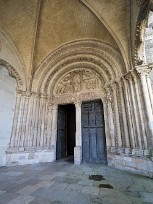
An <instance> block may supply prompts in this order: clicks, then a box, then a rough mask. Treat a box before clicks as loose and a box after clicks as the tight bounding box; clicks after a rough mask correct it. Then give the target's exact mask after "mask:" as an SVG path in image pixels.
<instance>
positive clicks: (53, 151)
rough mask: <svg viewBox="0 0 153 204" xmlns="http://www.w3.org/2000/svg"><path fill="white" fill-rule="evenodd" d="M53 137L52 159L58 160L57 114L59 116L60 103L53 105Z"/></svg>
mask: <svg viewBox="0 0 153 204" xmlns="http://www.w3.org/2000/svg"><path fill="white" fill-rule="evenodd" d="M52 114H53V115H52V138H51V150H52V155H51V156H52V161H55V160H56V141H57V116H58V105H57V104H53V105H52Z"/></svg>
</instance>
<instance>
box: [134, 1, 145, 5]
mask: <svg viewBox="0 0 153 204" xmlns="http://www.w3.org/2000/svg"><path fill="white" fill-rule="evenodd" d="M136 2H137V5H138V6H141V5H142V4H143V3H144V2H145V0H137V1H136Z"/></svg>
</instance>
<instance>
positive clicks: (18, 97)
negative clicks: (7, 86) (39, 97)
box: [10, 91, 22, 148]
mask: <svg viewBox="0 0 153 204" xmlns="http://www.w3.org/2000/svg"><path fill="white" fill-rule="evenodd" d="M21 96H22V92H21V91H17V95H16V105H15V113H14V119H13V127H12V135H11V142H10V147H13V148H14V147H16V146H17V144H16V140H17V133H18V132H17V128H18V122H19V121H18V117H19V111H20V101H21Z"/></svg>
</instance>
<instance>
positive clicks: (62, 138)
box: [56, 107, 67, 159]
mask: <svg viewBox="0 0 153 204" xmlns="http://www.w3.org/2000/svg"><path fill="white" fill-rule="evenodd" d="M66 140H67V112H66V110H65V109H64V108H62V107H59V108H58V123H57V150H56V158H57V159H62V158H64V157H66V148H67V147H66Z"/></svg>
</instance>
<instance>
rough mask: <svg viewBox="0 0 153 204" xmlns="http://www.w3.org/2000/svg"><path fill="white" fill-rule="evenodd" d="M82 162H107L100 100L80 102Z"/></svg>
mask: <svg viewBox="0 0 153 204" xmlns="http://www.w3.org/2000/svg"><path fill="white" fill-rule="evenodd" d="M82 141H83V144H82V146H83V147H82V148H83V162H91V163H107V155H106V140H105V128H104V114H103V105H102V102H101V101H92V102H85V103H83V104H82Z"/></svg>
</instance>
